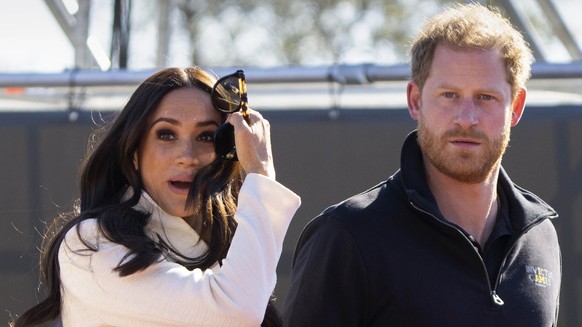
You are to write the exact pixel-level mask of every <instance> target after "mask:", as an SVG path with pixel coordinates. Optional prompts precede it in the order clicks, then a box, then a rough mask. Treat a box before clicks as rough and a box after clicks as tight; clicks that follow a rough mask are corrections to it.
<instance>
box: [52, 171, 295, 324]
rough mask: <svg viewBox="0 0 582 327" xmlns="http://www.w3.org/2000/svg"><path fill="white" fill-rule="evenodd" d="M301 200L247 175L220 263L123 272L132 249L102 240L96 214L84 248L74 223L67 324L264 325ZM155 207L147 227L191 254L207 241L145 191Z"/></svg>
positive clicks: (65, 268)
mask: <svg viewBox="0 0 582 327" xmlns="http://www.w3.org/2000/svg"><path fill="white" fill-rule="evenodd" d="M299 206H300V198H299V197H298V196H297V195H296V194H294V193H293V192H292V191H290V190H289V189H287V188H285V187H284V186H283V185H281V184H279V183H277V182H275V181H273V180H271V179H269V178H267V177H264V176H262V175H257V174H249V175H248V176H246V179H245V181H244V183H243V186H242V188H241V191H240V194H239V200H238V208H237V212H236V214H235V219H236V220H237V222H238V227H237V230H236V233H235V235H234V237H233V240H232V244H231V246H230V249H229V252H228V255H227V257H226V258H225V259H224V260H223V265H222V266H221V267H220V266H218V265H215V266H214V267H213V268H211V269H207V270H204V271H203V270H200V269H194V270H193V271H189V270H188V269H186V268H184V267H183V266H181V265H179V264H177V263H174V262H170V261H168V260H167V259H164V258H161V260H160V261H159V262H157V263H155V264H153V265H151V266H150V267H148V268H147V269H145V270H144V271H141V272H137V273H135V274H133V275H130V276H127V277H119V275H118V274H117V273H116V272H114V271H113V268H115V267H116V266H117V265H118V264H119V262H120V261H121V260H122V258H123V257H124V255H125V254H126V253H127V249H126V248H125V247H123V246H122V245H119V244H117V243H112V242H110V241H108V240H107V239H106V238H104V237H103V236H102V235H101V234H100V233H99V230H98V225H97V222H96V220H94V219H89V220H86V221H84V222H82V223H81V229H80V231H81V235H82V237H83V239H84V240H85V241H87V242H89V243H90V244H92V245H94V246H96V247H98V248H99V250H98V251H97V252H93V251H90V250H87V249H86V247H85V245H83V243H82V242H81V240H80V239H79V237H78V235H77V231H76V228H72V229H71V230H70V231H69V232H68V233H67V235H66V238H65V242H64V243H63V245H61V248H60V250H59V263H60V268H61V281H62V295H63V306H62V321H63V326H65V327H67V326H73V327H83V326H144V327H145V326H259V325H260V323H261V321H262V320H263V316H264V314H265V309H266V306H267V302H268V300H269V297H270V295H271V293H272V292H273V289H274V287H275V283H276V267H277V262H278V260H279V257H280V255H281V251H282V244H283V239H284V237H285V233H286V231H287V228H288V226H289V223H290V222H291V219H292V217H293V215H294V214H295V212H296V210H297V209H298V208H299ZM137 208H138V209H140V210H146V211H148V212H151V213H152V217H151V220H150V222H149V224H148V226H147V227H146V233H147V234H148V235H149V236H150V237H154V236H153V235H156V234H158V235H160V236H161V237H162V238H163V239H164V241H165V242H167V243H168V244H170V245H171V246H172V247H173V248H174V249H176V250H178V251H179V252H180V253H182V254H184V255H187V256H190V257H192V256H199V255H200V254H202V253H204V252H205V251H206V249H207V245H206V243H204V241H203V240H201V239H200V237H199V235H198V234H197V233H196V232H195V231H194V230H193V229H192V228H191V227H190V226H189V225H188V224H187V223H186V222H185V221H184V220H183V219H182V218H179V217H175V216H170V215H169V214H167V213H165V212H164V211H162V210H161V209H160V208H159V207H158V206H157V205H156V204H155V203H154V201H153V200H152V199H151V197H149V195H147V194H145V193H144V194H143V195H142V198H141V200H140V203H139V204H138V206H137Z"/></svg>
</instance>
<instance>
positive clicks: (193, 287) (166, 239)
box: [15, 67, 300, 327]
mask: <svg viewBox="0 0 582 327" xmlns="http://www.w3.org/2000/svg"><path fill="white" fill-rule="evenodd" d="M215 82H216V78H215V77H213V76H212V75H210V74H209V73H208V72H206V71H204V70H202V69H200V68H197V67H193V68H187V69H177V68H171V69H165V70H162V71H160V72H158V73H156V74H154V75H152V76H151V77H149V78H148V79H147V80H145V81H144V82H143V83H142V84H141V85H140V86H139V87H138V88H137V90H136V91H135V92H134V94H133V95H132V96H131V98H130V99H129V101H128V103H127V105H126V106H125V108H124V109H123V110H122V111H121V112H120V113H119V115H118V116H117V118H116V119H115V120H114V121H113V123H112V124H111V126H110V127H109V128H108V130H107V131H106V134H105V135H104V138H103V139H102V140H101V142H99V144H98V145H97V146H96V147H95V148H94V150H93V151H92V152H91V153H90V154H89V155H88V157H87V159H86V161H85V164H84V166H83V169H82V171H81V179H80V206H79V211H78V212H77V214H76V215H75V217H74V218H73V219H71V220H70V221H65V222H64V224H61V225H62V227H58V228H57V231H56V232H55V233H52V235H54V236H53V237H51V238H50V242H49V243H48V246H47V247H46V251H44V253H45V256H44V258H43V261H42V273H43V277H44V278H45V280H46V282H47V286H48V288H49V289H48V291H49V294H48V298H47V299H46V300H44V301H43V302H41V303H39V304H38V305H36V306H35V307H33V308H32V309H30V310H29V311H27V312H26V313H24V314H23V315H22V316H21V317H20V318H19V319H18V320H17V321H16V324H15V326H33V325H37V324H40V323H42V322H45V321H48V320H53V319H56V318H58V317H59V316H60V318H61V320H62V323H63V325H64V326H75V327H79V326H258V325H260V324H261V321H263V320H264V322H263V325H272V324H275V325H276V324H277V323H279V321H278V317H277V316H276V312H275V311H274V307H273V306H272V303H269V307H268V308H267V306H268V302H269V298H270V294H271V292H272V291H273V289H274V286H275V282H276V272H275V269H276V265H277V261H278V259H279V256H280V254H281V250H282V243H283V238H284V235H285V232H286V230H287V227H288V225H289V223H290V221H291V218H292V216H293V215H294V213H295V211H296V210H297V208H298V207H299V205H300V199H299V197H298V196H297V195H295V194H294V193H293V192H291V191H290V190H288V189H286V188H285V187H284V186H282V185H280V184H278V183H277V182H276V181H275V170H274V166H273V160H272V155H271V148H270V128H269V123H268V121H266V120H265V119H263V118H262V117H261V115H260V114H259V113H258V112H256V111H253V110H251V109H249V110H248V111H246V113H245V116H246V118H245V117H243V114H242V113H240V112H235V113H232V114H230V115H226V114H224V113H220V112H219V111H218V110H215V108H214V107H213V105H212V103H211V99H210V92H211V89H212V87H213V85H214V84H215ZM225 120H226V121H228V122H229V123H231V124H232V125H233V126H234V129H235V135H236V137H235V141H236V149H237V155H238V159H239V161H234V160H224V159H222V158H219V157H217V156H216V154H215V152H214V147H213V143H214V142H213V136H214V132H215V131H216V129H217V128H218V127H219V126H220V125H221V124H222V123H224V121H225ZM243 178H244V182H243ZM235 230H236V232H235ZM47 235H48V234H47ZM265 312H267V315H265Z"/></svg>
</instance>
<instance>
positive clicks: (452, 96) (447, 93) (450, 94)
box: [443, 92, 455, 98]
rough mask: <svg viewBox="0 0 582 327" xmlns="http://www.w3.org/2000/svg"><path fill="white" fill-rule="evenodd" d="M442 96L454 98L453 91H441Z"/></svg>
mask: <svg viewBox="0 0 582 327" xmlns="http://www.w3.org/2000/svg"><path fill="white" fill-rule="evenodd" d="M443 96H444V97H445V98H454V97H455V94H454V93H453V92H445V93H443Z"/></svg>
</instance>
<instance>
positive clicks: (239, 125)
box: [228, 109, 275, 179]
mask: <svg viewBox="0 0 582 327" xmlns="http://www.w3.org/2000/svg"><path fill="white" fill-rule="evenodd" d="M228 122H229V123H231V124H232V125H233V126H234V134H235V144H236V153H237V156H238V160H239V161H240V163H241V165H242V167H243V169H244V170H245V171H246V172H247V173H257V174H262V175H265V176H267V177H270V178H273V179H275V167H274V164H273V154H272V151H271V126H270V124H269V121H268V120H266V119H264V118H263V116H262V115H261V114H260V113H259V112H257V111H255V110H252V109H248V110H247V116H246V118H245V117H244V116H243V114H242V113H240V112H235V113H233V114H231V115H230V116H229V117H228Z"/></svg>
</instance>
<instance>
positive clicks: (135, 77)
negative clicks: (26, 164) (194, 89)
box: [0, 61, 582, 88]
mask: <svg viewBox="0 0 582 327" xmlns="http://www.w3.org/2000/svg"><path fill="white" fill-rule="evenodd" d="M239 68H240V67H232V68H225V67H221V68H217V69H213V71H214V72H215V73H216V74H218V75H219V76H222V75H226V74H228V73H231V72H233V71H235V70H236V69H239ZM244 69H245V75H246V76H247V79H248V81H249V82H252V83H257V84H277V83H322V82H334V83H338V84H342V85H347V84H354V85H356V84H357V85H364V84H371V83H375V82H385V81H406V80H408V79H409V75H410V68H409V66H408V65H391V66H382V65H374V64H356V65H332V66H309V67H305V66H295V67H293V66H284V67H269V68H255V67H246V68H244ZM155 71H157V69H153V70H151V69H150V70H141V71H127V70H115V71H107V72H102V71H95V70H72V71H68V72H63V73H1V74H0V87H4V88H7V87H72V86H75V87H85V86H87V87H90V86H117V85H119V86H121V85H137V84H139V83H141V82H142V81H143V80H145V79H146V78H147V77H148V76H150V75H151V74H153V73H154V72H155ZM532 78H533V79H580V78H582V61H578V62H572V63H540V62H536V63H534V64H533V66H532Z"/></svg>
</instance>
